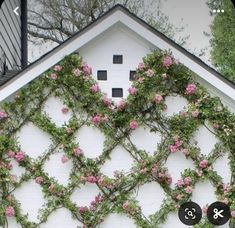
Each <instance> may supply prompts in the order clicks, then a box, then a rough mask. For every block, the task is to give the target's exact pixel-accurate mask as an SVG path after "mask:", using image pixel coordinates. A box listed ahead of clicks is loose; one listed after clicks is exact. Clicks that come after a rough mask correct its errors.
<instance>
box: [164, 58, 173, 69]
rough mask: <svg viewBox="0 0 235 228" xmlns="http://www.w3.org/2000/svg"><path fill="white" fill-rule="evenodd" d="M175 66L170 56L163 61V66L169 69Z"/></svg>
mask: <svg viewBox="0 0 235 228" xmlns="http://www.w3.org/2000/svg"><path fill="white" fill-rule="evenodd" d="M172 64H173V60H172V58H171V57H170V56H166V57H165V58H164V59H163V66H164V67H166V68H168V67H170V66H171V65H172Z"/></svg>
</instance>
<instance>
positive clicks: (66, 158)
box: [61, 155, 69, 164]
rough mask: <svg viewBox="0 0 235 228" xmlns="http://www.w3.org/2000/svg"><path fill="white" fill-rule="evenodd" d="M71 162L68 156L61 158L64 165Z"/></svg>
mask: <svg viewBox="0 0 235 228" xmlns="http://www.w3.org/2000/svg"><path fill="white" fill-rule="evenodd" d="M68 161H69V159H68V157H67V156H66V155H63V156H62V157H61V162H62V163H63V164H64V163H66V162H68Z"/></svg>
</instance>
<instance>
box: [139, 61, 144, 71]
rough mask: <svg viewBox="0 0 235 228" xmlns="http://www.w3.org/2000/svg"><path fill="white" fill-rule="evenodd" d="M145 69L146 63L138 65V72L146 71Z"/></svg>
mask: <svg viewBox="0 0 235 228" xmlns="http://www.w3.org/2000/svg"><path fill="white" fill-rule="evenodd" d="M144 68H145V65H144V63H143V62H142V63H139V65H138V70H144Z"/></svg>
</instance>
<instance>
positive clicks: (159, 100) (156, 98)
mask: <svg viewBox="0 0 235 228" xmlns="http://www.w3.org/2000/svg"><path fill="white" fill-rule="evenodd" d="M162 101H163V97H162V95H161V94H156V95H155V102H156V103H157V104H160V103H161V102H162Z"/></svg>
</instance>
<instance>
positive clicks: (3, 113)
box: [0, 111, 7, 120]
mask: <svg viewBox="0 0 235 228" xmlns="http://www.w3.org/2000/svg"><path fill="white" fill-rule="evenodd" d="M5 118H7V114H6V113H5V112H3V111H0V120H2V119H5Z"/></svg>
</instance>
